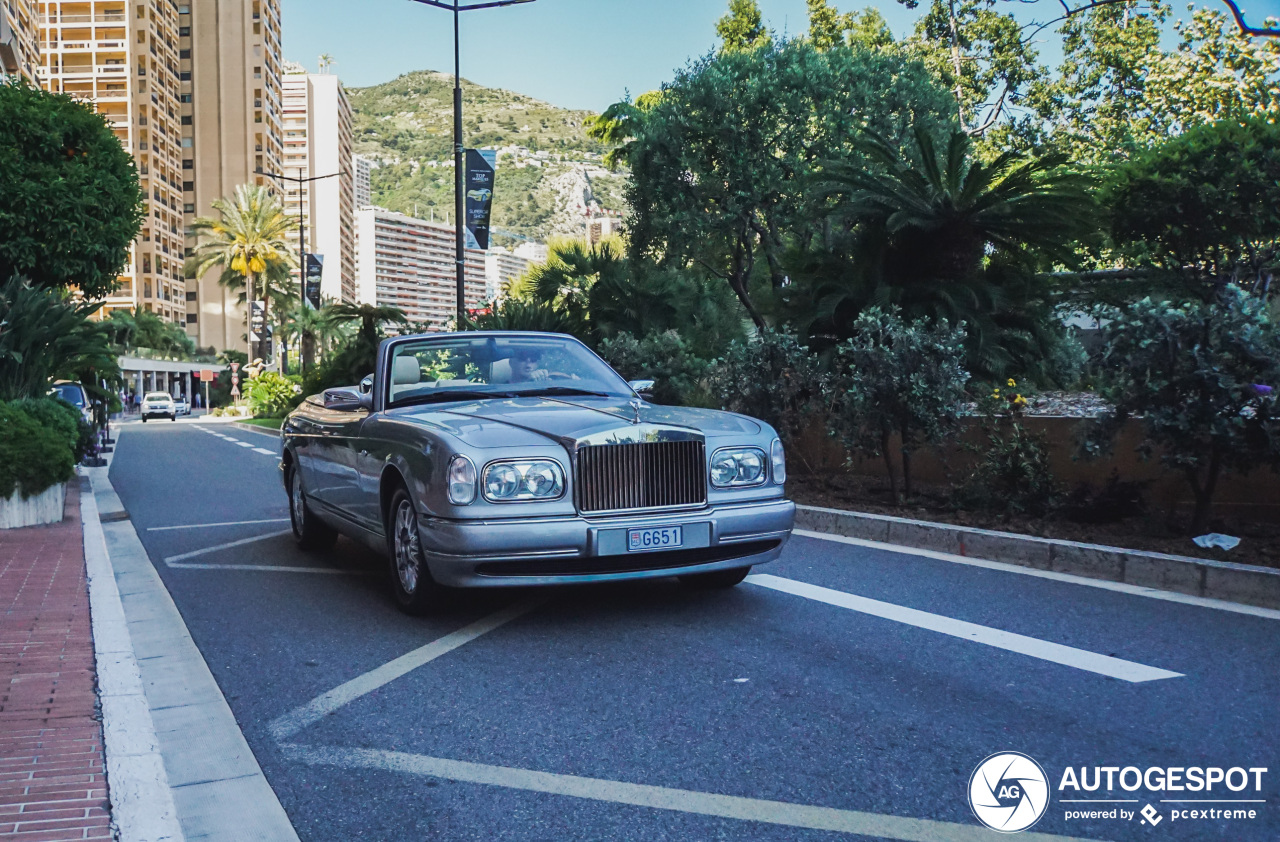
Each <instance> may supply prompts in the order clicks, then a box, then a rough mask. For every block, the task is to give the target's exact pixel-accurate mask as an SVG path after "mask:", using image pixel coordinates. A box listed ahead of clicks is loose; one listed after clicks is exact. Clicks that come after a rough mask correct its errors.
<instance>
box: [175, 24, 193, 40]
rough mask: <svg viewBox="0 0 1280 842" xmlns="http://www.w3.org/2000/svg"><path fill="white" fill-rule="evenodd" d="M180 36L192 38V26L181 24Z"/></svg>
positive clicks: (179, 28)
mask: <svg viewBox="0 0 1280 842" xmlns="http://www.w3.org/2000/svg"><path fill="white" fill-rule="evenodd" d="M178 37H179V38H190V37H191V27H189V26H179V27H178Z"/></svg>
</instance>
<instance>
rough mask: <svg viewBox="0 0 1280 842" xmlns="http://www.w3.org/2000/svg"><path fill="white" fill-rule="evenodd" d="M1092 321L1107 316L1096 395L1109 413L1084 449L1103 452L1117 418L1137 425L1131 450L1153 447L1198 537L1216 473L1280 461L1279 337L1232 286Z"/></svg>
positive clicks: (1258, 304) (1107, 312) (1258, 308)
mask: <svg viewBox="0 0 1280 842" xmlns="http://www.w3.org/2000/svg"><path fill="white" fill-rule="evenodd" d="M1098 315H1099V316H1100V317H1102V318H1105V319H1108V320H1110V321H1109V323H1107V327H1106V344H1105V346H1104V348H1103V350H1102V355H1101V366H1100V371H1103V372H1105V379H1104V380H1103V382H1102V386H1101V388H1100V390H1099V393H1100V395H1101V396H1102V397H1103V398H1105V399H1106V400H1107V402H1108V403H1110V404H1111V405H1112V407H1113V410H1112V411H1111V412H1110V413H1109V414H1108V415H1106V416H1104V417H1103V418H1101V419H1099V422H1098V424H1097V426H1096V427H1095V428H1094V430H1093V433H1092V435H1091V436H1090V438H1089V440H1088V442H1087V446H1088V448H1089V450H1090V451H1092V452H1094V453H1099V452H1103V451H1105V450H1106V449H1108V448H1109V447H1110V446H1111V441H1112V440H1113V438H1114V436H1115V434H1116V433H1117V432H1118V431H1119V429H1120V428H1121V426H1123V424H1124V423H1125V421H1126V420H1127V419H1129V418H1136V419H1139V420H1140V423H1141V424H1142V428H1143V432H1144V437H1143V440H1142V442H1141V443H1140V445H1139V448H1138V452H1139V453H1140V454H1142V455H1143V456H1144V457H1146V458H1149V457H1150V456H1151V455H1152V454H1153V453H1155V452H1156V451H1157V450H1158V451H1159V455H1160V461H1161V462H1162V463H1163V464H1164V465H1166V466H1168V467H1169V468H1171V469H1173V470H1175V471H1178V472H1180V473H1182V474H1183V476H1185V477H1186V479H1187V483H1188V485H1189V486H1190V487H1191V491H1192V494H1193V495H1194V497H1195V511H1194V513H1193V516H1192V519H1191V529H1192V531H1193V532H1195V533H1197V534H1199V533H1201V532H1204V531H1205V529H1207V528H1208V525H1209V515H1210V512H1211V507H1212V505H1213V496H1214V493H1215V491H1216V490H1217V486H1218V480H1219V479H1220V478H1221V476H1222V474H1223V473H1225V472H1235V473H1240V474H1244V473H1248V472H1249V471H1251V470H1253V469H1254V468H1257V467H1260V466H1263V465H1271V466H1275V465H1278V464H1280V416H1278V415H1277V409H1278V407H1277V405H1276V391H1275V389H1276V388H1277V386H1278V385H1280V333H1278V332H1277V331H1276V328H1275V325H1273V324H1272V323H1271V321H1270V319H1269V318H1268V317H1267V313H1266V305H1265V303H1264V302H1263V301H1262V300H1260V299H1258V298H1256V297H1253V296H1250V295H1249V294H1247V293H1245V292H1244V291H1242V290H1241V289H1240V288H1239V287H1236V286H1234V285H1231V286H1227V287H1225V288H1224V289H1223V290H1222V291H1221V292H1220V293H1219V294H1217V295H1216V296H1214V298H1213V300H1211V301H1208V302H1201V301H1193V302H1190V303H1187V304H1182V305H1178V304H1174V303H1172V302H1167V301H1154V300H1152V299H1150V298H1144V299H1143V300H1142V301H1139V302H1137V303H1135V304H1132V305H1130V306H1129V307H1127V308H1124V309H1117V308H1103V309H1101V310H1100V311H1099V313H1098Z"/></svg>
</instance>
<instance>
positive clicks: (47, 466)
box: [0, 402, 75, 498]
mask: <svg viewBox="0 0 1280 842" xmlns="http://www.w3.org/2000/svg"><path fill="white" fill-rule="evenodd" d="M74 472H75V460H74V458H73V453H72V448H71V443H70V442H68V441H67V439H66V438H65V436H64V435H63V433H60V432H59V431H58V430H57V429H55V428H52V427H49V426H46V425H45V424H44V423H43V422H41V421H40V420H38V419H37V418H34V417H32V416H31V415H30V414H28V413H27V412H26V411H25V410H24V409H23V407H21V406H20V405H18V404H16V403H3V402H0V498H6V497H9V496H11V495H12V494H13V492H14V490H15V489H16V490H19V491H21V493H22V496H23V497H24V498H27V497H32V496H34V495H36V494H40V493H42V492H44V491H45V490H47V489H48V488H50V487H52V486H54V485H57V484H58V483H60V482H66V481H67V480H69V479H70V478H71V475H72V474H73V473H74Z"/></svg>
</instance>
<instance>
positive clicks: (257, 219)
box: [185, 184, 297, 358]
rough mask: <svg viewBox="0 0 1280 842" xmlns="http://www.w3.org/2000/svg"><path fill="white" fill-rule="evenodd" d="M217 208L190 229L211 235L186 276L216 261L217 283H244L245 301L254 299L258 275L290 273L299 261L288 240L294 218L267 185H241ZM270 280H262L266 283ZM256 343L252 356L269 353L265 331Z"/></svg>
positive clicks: (190, 261)
mask: <svg viewBox="0 0 1280 842" xmlns="http://www.w3.org/2000/svg"><path fill="white" fill-rule="evenodd" d="M213 209H214V210H216V211H217V212H218V216H217V217H216V218H215V217H203V216H202V217H199V218H197V219H196V220H195V222H194V223H192V226H191V227H192V230H193V231H194V232H195V233H196V234H198V235H203V236H204V237H206V238H207V239H205V241H204V242H202V243H200V245H198V246H196V249H195V253H194V254H193V255H192V256H191V257H190V258H189V259H188V261H187V264H186V267H185V269H186V275H187V277H188V278H198V277H200V276H201V275H203V274H205V273H206V272H208V271H209V270H210V269H212V268H213V267H215V266H221V267H222V275H221V277H220V278H219V283H221V284H223V285H224V286H231V287H234V286H239V285H240V284H241V283H243V284H244V296H245V301H246V302H249V301H253V300H255V298H254V294H255V291H259V290H257V284H258V281H259V279H266V278H276V279H278V278H279V277H281V275H282V274H283V275H285V276H287V274H288V270H289V269H290V268H292V267H294V266H296V265H297V261H296V260H295V258H294V256H293V254H292V250H291V249H290V248H289V245H288V243H287V242H286V241H285V236H286V234H287V233H288V232H289V231H290V230H292V225H293V223H292V221H291V220H290V219H289V217H287V216H286V215H285V213H284V208H283V207H282V206H281V204H280V200H279V199H278V198H277V197H276V195H275V194H274V193H272V192H271V191H270V190H268V189H267V188H266V187H262V186H260V185H256V184H242V185H240V186H239V187H237V188H236V191H235V194H234V195H233V196H232V197H231V198H230V199H219V200H217V201H215V202H214V203H213ZM269 287H270V285H269V284H265V283H264V288H267V289H269ZM273 297H274V296H273V295H270V294H266V295H264V296H263V300H264V307H265V308H266V309H264V312H263V314H262V315H263V324H264V325H265V324H268V323H269V321H268V316H269V312H267V311H268V310H269V309H270V306H271V300H272V298H273ZM251 309H252V308H250V307H249V306H247V305H246V307H245V332H246V336H247V335H248V333H249V313H250V312H251ZM258 343H259V344H258V347H257V348H256V349H251V351H252V352H253V353H252V356H255V357H259V358H260V357H263V356H265V354H266V336H265V335H263V336H260V337H259V338H258Z"/></svg>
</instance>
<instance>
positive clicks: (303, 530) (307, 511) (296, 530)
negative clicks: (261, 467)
mask: <svg viewBox="0 0 1280 842" xmlns="http://www.w3.org/2000/svg"><path fill="white" fill-rule="evenodd" d="M289 525H290V526H292V527H293V537H294V538H295V539H296V540H297V542H298V546H299V547H302V549H304V550H327V549H329V548H330V547H332V546H333V543H334V541H337V540H338V531H337V530H336V529H334V528H333V527H332V526H330V525H329V524H327V523H325V522H324V521H322V520H320V518H318V517H316V516H315V513H313V512H312V511H311V507H310V506H308V505H307V495H306V493H304V492H303V490H302V472H301V471H299V470H298V469H297V468H296V467H295V468H292V469H290V471H289Z"/></svg>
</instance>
